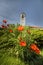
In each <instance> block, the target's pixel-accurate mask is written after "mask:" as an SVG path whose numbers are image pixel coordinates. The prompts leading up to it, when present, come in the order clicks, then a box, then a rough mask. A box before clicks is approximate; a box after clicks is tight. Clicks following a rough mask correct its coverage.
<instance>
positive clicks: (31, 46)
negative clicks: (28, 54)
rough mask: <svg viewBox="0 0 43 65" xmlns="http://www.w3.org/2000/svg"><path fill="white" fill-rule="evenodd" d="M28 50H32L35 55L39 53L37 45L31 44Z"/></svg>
mask: <svg viewBox="0 0 43 65" xmlns="http://www.w3.org/2000/svg"><path fill="white" fill-rule="evenodd" d="M30 49H31V50H33V51H35V52H36V53H37V54H39V53H40V50H39V48H38V47H37V45H35V44H31V45H30Z"/></svg>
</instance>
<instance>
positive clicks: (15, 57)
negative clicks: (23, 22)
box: [0, 24, 43, 65]
mask: <svg viewBox="0 0 43 65" xmlns="http://www.w3.org/2000/svg"><path fill="white" fill-rule="evenodd" d="M32 44H33V45H32ZM31 45H32V46H31ZM36 64H37V65H43V28H38V27H31V26H20V25H19V24H17V25H14V24H12V25H9V26H8V27H7V28H0V65H36Z"/></svg>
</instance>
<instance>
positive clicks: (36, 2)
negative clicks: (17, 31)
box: [0, 0, 43, 27]
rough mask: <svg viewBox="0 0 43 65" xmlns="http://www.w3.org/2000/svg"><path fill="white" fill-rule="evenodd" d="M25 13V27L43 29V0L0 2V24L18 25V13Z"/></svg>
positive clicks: (5, 0)
mask: <svg viewBox="0 0 43 65" xmlns="http://www.w3.org/2000/svg"><path fill="white" fill-rule="evenodd" d="M21 12H25V13H26V25H32V26H33V25H36V26H41V27H43V0H0V24H2V20H3V19H7V20H8V23H12V24H13V23H17V22H18V23H19V22H20V13H21Z"/></svg>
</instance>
